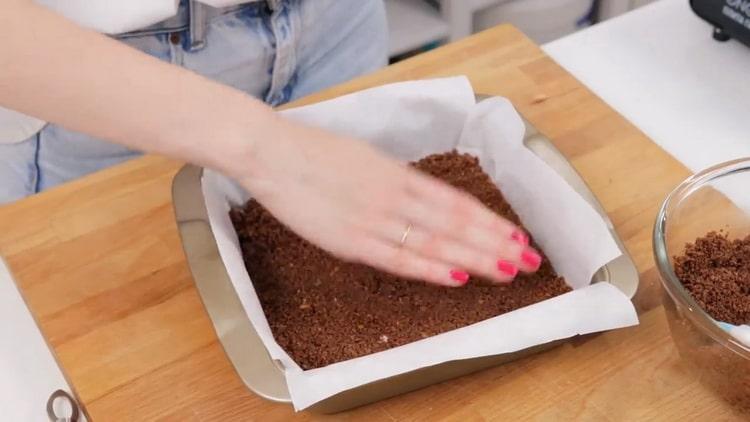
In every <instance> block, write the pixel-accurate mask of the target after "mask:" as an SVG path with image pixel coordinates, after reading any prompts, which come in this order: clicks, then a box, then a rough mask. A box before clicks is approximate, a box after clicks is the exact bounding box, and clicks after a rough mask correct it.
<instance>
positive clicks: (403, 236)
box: [399, 223, 411, 246]
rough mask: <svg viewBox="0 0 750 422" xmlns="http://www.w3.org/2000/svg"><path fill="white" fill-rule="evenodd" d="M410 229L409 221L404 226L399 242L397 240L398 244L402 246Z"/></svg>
mask: <svg viewBox="0 0 750 422" xmlns="http://www.w3.org/2000/svg"><path fill="white" fill-rule="evenodd" d="M410 231H411V223H409V225H408V226H406V230H404V234H403V235H402V236H401V242H399V245H401V246H404V243H406V238H407V237H409V232H410Z"/></svg>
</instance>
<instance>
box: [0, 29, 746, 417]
mask: <svg viewBox="0 0 750 422" xmlns="http://www.w3.org/2000/svg"><path fill="white" fill-rule="evenodd" d="M459 74H464V75H467V76H468V77H469V78H470V79H471V82H472V84H473V85H474V88H475V90H476V91H477V92H481V93H487V94H496V95H503V96H506V97H508V98H510V99H511V100H512V101H513V103H514V104H515V105H516V107H517V108H518V109H519V111H520V112H521V113H522V114H523V115H524V116H526V117H527V118H528V119H529V120H530V121H531V122H532V123H533V124H534V125H535V126H536V127H537V128H538V129H539V130H540V131H541V132H543V133H544V134H546V135H547V136H548V137H549V138H550V139H552V141H553V142H554V144H555V145H556V146H557V147H558V148H559V149H560V150H561V151H562V152H563V154H564V155H565V156H566V157H568V158H569V159H570V160H571V161H572V163H573V165H574V166H575V167H576V169H577V170H578V171H579V172H580V173H581V175H582V176H583V178H584V179H585V180H586V182H587V183H588V184H589V186H590V187H591V189H592V191H593V192H594V193H595V194H596V196H597V197H598V198H599V201H601V203H602V205H603V206H604V208H605V209H606V210H607V212H608V213H609V215H610V217H611V219H612V221H613V222H614V224H615V226H616V228H617V231H618V233H619V234H620V236H621V237H622V239H623V241H624V242H625V244H626V245H627V248H628V249H629V251H630V253H631V254H632V256H633V258H634V260H635V262H636V264H637V266H638V269H639V271H640V273H641V282H640V289H639V292H638V294H637V295H636V299H635V302H636V304H637V308H638V310H639V312H640V318H641V324H640V325H639V326H638V327H634V328H628V329H623V330H618V331H614V332H609V333H605V334H602V335H597V336H593V337H589V338H586V339H582V340H577V341H573V342H570V343H568V344H566V345H564V346H562V347H559V348H557V349H554V350H552V351H550V352H547V353H543V354H540V355H536V356H533V357H530V358H527V359H524V360H521V361H518V362H515V363H512V364H509V365H505V366H501V367H497V368H494V369H490V370H486V371H484V372H481V373H478V374H474V375H470V376H465V377H463V378H459V379H456V380H453V381H449V382H445V383H443V384H440V385H435V386H432V387H429V388H426V389H423V390H420V391H417V392H414V393H410V394H406V395H403V396H400V397H396V398H393V399H390V400H386V401H383V402H380V403H376V404H373V405H369V406H365V407H362V408H359V409H356V410H353V411H349V412H346V413H342V414H338V415H333V416H323V415H315V414H310V413H305V412H303V413H300V414H297V415H295V414H294V413H293V411H292V410H291V407H290V406H287V405H282V404H274V403H271V402H268V401H265V400H263V399H261V398H259V397H256V396H254V395H253V394H252V393H250V392H249V391H247V390H246V389H245V387H244V386H243V384H242V383H241V381H240V379H239V378H238V377H237V376H236V375H235V373H234V371H233V369H232V367H231V365H230V363H229V361H228V360H227V359H226V357H225V355H224V352H223V351H222V348H221V346H220V344H219V343H218V341H217V339H216V335H215V334H214V331H213V329H212V326H211V323H210V321H209V319H208V317H207V315H206V313H205V311H204V309H203V306H202V305H201V302H200V299H199V297H198V294H197V291H196V289H195V287H194V286H193V283H192V280H191V276H190V273H189V271H188V267H187V265H186V263H185V259H184V256H183V253H182V249H181V246H180V243H179V239H178V234H177V229H176V224H175V221H174V217H173V214H172V205H171V202H170V198H171V193H170V186H171V181H172V177H173V175H174V174H175V172H176V171H177V169H178V168H179V167H180V165H181V164H180V163H178V162H174V161H170V160H167V159H164V158H159V157H153V156H148V157H144V158H141V159H137V160H134V161H131V162H129V163H126V164H124V165H121V166H118V167H114V168H112V169H109V170H106V171H104V172H100V173H97V174H94V175H92V176H89V177H86V178H84V179H81V180H78V181H75V182H73V183H70V184H67V185H64V186H62V187H59V188H57V189H54V190H52V191H49V192H46V193H43V194H40V195H37V196H35V197H31V198H29V199H26V200H24V201H21V202H18V203H16V204H13V205H10V206H6V207H3V208H0V254H2V256H4V257H5V258H6V259H7V261H8V263H9V265H10V268H11V270H12V272H13V273H14V276H15V278H16V280H17V283H18V284H19V286H20V288H21V290H22V292H23V295H24V297H25V299H26V301H27V303H28V305H29V307H30V309H31V311H32V313H33V315H34V316H35V318H36V320H37V321H38V323H39V325H40V327H41V329H42V332H43V334H44V335H45V337H46V338H47V340H48V341H49V343H50V345H51V347H52V348H53V350H54V352H55V354H56V356H57V358H58V361H59V363H60V365H61V366H62V368H63V371H64V372H65V374H66V376H67V377H68V380H69V381H70V382H71V384H72V386H73V387H74V389H75V392H76V393H77V395H78V397H79V398H80V399H81V400H82V402H83V404H84V405H85V407H86V410H87V412H88V414H89V416H90V417H91V418H92V420H94V421H149V420H170V421H171V420H174V421H230V420H242V421H247V420H263V421H269V420H287V419H291V418H293V417H296V418H297V419H299V420H326V419H331V420H386V421H391V420H392V421H412V420H437V419H447V420H550V421H558V420H595V421H621V420H631V421H642V420H730V419H733V418H735V417H736V416H733V415H732V413H731V411H730V409H729V408H728V407H727V406H726V405H725V404H724V403H723V402H722V401H721V400H720V399H719V398H717V397H716V396H714V395H713V394H712V393H711V392H710V391H708V390H706V389H704V388H703V387H702V386H701V385H700V384H698V383H697V382H696V380H695V379H694V378H693V377H692V376H691V375H690V373H689V372H688V368H687V367H686V366H685V364H684V363H683V362H682V361H681V360H680V359H679V356H678V354H677V351H676V350H675V347H674V345H673V344H672V341H671V339H670V336H669V331H668V327H667V324H666V320H665V315H664V312H663V308H662V307H661V292H660V288H659V286H658V283H659V280H658V275H657V273H656V270H655V269H654V264H653V259H652V256H651V253H652V252H651V241H650V234H651V228H652V224H653V221H654V217H655V214H656V211H657V208H658V206H659V205H660V203H661V201H662V200H663V199H664V197H665V195H666V194H667V193H668V192H669V191H670V190H671V189H672V188H673V187H674V186H675V185H676V184H677V183H678V182H680V181H681V180H682V179H683V178H685V177H686V176H687V175H688V171H687V170H686V169H685V168H684V167H683V166H682V165H680V164H679V163H678V162H677V161H675V160H674V159H673V158H671V157H670V156H669V155H668V154H666V153H665V152H664V151H662V150H661V149H660V148H659V147H658V146H656V145H655V144H653V143H652V142H651V141H649V139H648V138H647V137H646V136H644V135H643V134H642V133H641V132H640V131H639V130H638V129H636V128H635V127H634V126H633V125H631V124H630V123H629V122H627V121H626V120H625V119H624V118H622V117H621V116H619V115H618V114H617V113H616V112H614V111H613V110H612V109H611V108H609V107H608V106H607V105H606V104H604V103H603V102H602V101H601V100H600V99H599V98H597V97H596V95H594V94H593V93H591V92H590V91H589V90H588V89H586V88H585V87H584V86H583V85H582V84H580V83H579V82H578V81H577V80H575V79H574V78H573V77H572V76H571V75H569V74H568V73H567V72H565V71H564V70H563V69H562V68H561V67H559V66H558V65H557V64H556V63H555V62H554V61H552V60H551V59H550V58H549V57H547V56H545V54H544V53H543V52H542V51H541V50H540V49H539V48H538V47H537V46H535V45H534V44H533V43H532V42H531V41H530V40H529V39H527V38H526V37H525V36H524V35H522V34H521V33H520V32H519V31H517V30H515V29H514V28H512V27H510V26H502V27H497V28H494V29H491V30H489V31H486V32H483V33H481V34H478V35H475V36H472V37H470V38H468V39H465V40H463V41H460V42H458V43H454V44H451V45H448V46H445V47H442V48H439V49H437V50H434V51H432V52H429V53H426V54H422V55H420V56H417V57H415V58H412V59H410V60H407V61H405V62H401V63H398V64H396V65H394V66H390V67H388V68H386V69H384V70H382V71H379V72H377V73H375V74H372V75H368V76H365V77H362V78H360V79H357V80H355V81H352V82H349V83H346V84H344V85H341V86H338V87H335V88H333V89H329V90H327V91H325V92H322V93H319V94H316V95H314V96H312V97H309V98H306V99H304V100H303V101H301V102H298V103H297V104H301V103H311V102H315V101H319V100H323V99H326V98H331V97H335V96H338V95H341V94H344V93H348V92H352V91H356V90H360V89H363V88H366V87H370V86H375V85H380V84H384V83H389V82H395V81H402V80H410V79H422V78H431V77H437V76H448V75H459ZM665 124H669V122H665ZM4 341H7V340H4Z"/></svg>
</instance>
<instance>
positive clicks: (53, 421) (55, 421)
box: [47, 390, 81, 422]
mask: <svg viewBox="0 0 750 422" xmlns="http://www.w3.org/2000/svg"><path fill="white" fill-rule="evenodd" d="M58 399H61V400H64V401H67V402H68V404H69V405H70V408H71V413H70V416H58V415H57V413H55V401H57V400H58ZM47 416H49V420H50V422H78V420H79V418H80V417H81V411H80V410H79V409H78V403H76V400H75V399H74V398H73V396H71V395H70V394H68V393H67V392H65V391H63V390H57V391H55V392H54V393H52V395H51V396H49V399H48V400H47Z"/></svg>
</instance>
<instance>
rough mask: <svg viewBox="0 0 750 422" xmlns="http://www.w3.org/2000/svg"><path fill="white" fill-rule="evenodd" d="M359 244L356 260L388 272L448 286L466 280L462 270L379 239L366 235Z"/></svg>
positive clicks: (457, 285) (461, 284)
mask: <svg viewBox="0 0 750 422" xmlns="http://www.w3.org/2000/svg"><path fill="white" fill-rule="evenodd" d="M360 247H361V248H362V250H363V251H365V253H362V254H359V255H360V258H359V259H358V261H359V262H361V263H363V264H366V265H369V266H371V267H374V268H378V269H380V270H383V271H386V272H389V273H391V274H395V275H398V276H401V277H405V278H409V279H412V280H422V281H426V282H428V283H433V284H438V285H441V286H448V287H460V286H463V285H465V284H466V283H467V282H468V281H469V274H468V273H467V272H465V271H462V270H459V269H456V268H452V267H451V266H450V265H447V264H446V263H444V262H442V261H439V260H435V259H429V258H425V257H423V256H421V255H419V254H417V253H414V252H412V251H411V250H409V249H407V248H402V247H399V246H394V245H392V244H389V243H387V242H384V241H382V240H380V239H376V238H372V237H369V238H366V239H365V240H363V241H362V242H361V243H360Z"/></svg>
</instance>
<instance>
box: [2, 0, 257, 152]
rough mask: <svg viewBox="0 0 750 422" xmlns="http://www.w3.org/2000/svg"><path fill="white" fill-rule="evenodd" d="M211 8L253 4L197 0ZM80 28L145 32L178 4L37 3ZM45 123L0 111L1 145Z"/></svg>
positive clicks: (139, 0) (161, 0)
mask: <svg viewBox="0 0 750 422" xmlns="http://www.w3.org/2000/svg"><path fill="white" fill-rule="evenodd" d="M199 1H200V2H201V3H204V4H206V5H208V6H212V7H227V6H233V5H236V4H240V3H249V2H251V1H255V0H199ZM36 2H37V3H38V4H41V5H43V6H46V7H48V8H50V9H52V10H54V11H56V12H58V13H60V14H61V15H63V16H65V17H67V18H68V19H70V20H72V21H73V22H76V23H78V24H79V25H81V26H84V27H87V28H91V29H94V30H96V31H98V32H101V33H104V34H121V33H124V32H129V31H134V30H136V29H140V28H145V27H147V26H150V25H153V24H155V23H158V22H161V21H163V20H166V19H169V18H171V17H172V16H174V15H176V14H177V6H178V4H179V1H178V0H95V1H92V0H36ZM45 124H46V122H44V121H41V120H39V119H35V118H33V117H30V116H26V115H23V114H21V113H17V112H15V111H12V110H8V109H5V108H2V107H0V144H2V143H14V142H20V141H23V140H24V139H27V138H29V137H30V136H32V135H33V134H35V133H37V132H38V131H39V130H41V129H42V128H43V127H44V125H45Z"/></svg>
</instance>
